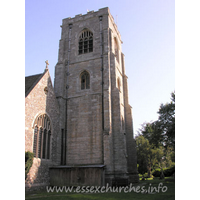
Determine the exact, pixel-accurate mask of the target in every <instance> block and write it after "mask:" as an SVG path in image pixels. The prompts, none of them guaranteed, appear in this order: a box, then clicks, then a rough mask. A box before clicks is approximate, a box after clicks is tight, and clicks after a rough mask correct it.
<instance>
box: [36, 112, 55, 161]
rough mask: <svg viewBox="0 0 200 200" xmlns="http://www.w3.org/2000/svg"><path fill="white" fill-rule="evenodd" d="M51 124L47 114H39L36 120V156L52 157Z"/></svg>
mask: <svg viewBox="0 0 200 200" xmlns="http://www.w3.org/2000/svg"><path fill="white" fill-rule="evenodd" d="M50 145H51V124H50V119H49V117H48V116H47V115H46V114H43V115H39V116H38V117H37V118H36V119H35V122H34V139H33V153H34V157H36V158H43V159H50Z"/></svg>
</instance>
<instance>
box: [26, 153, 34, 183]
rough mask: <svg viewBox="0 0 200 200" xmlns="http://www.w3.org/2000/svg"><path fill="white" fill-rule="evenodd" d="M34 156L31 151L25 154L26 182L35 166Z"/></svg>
mask: <svg viewBox="0 0 200 200" xmlns="http://www.w3.org/2000/svg"><path fill="white" fill-rule="evenodd" d="M33 158H34V154H33V153H32V152H30V151H27V152H25V180H26V178H27V174H28V172H29V170H30V168H31V166H32V164H33Z"/></svg>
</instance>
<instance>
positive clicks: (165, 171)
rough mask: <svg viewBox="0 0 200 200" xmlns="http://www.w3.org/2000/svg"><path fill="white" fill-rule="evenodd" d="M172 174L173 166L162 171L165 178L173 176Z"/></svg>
mask: <svg viewBox="0 0 200 200" xmlns="http://www.w3.org/2000/svg"><path fill="white" fill-rule="evenodd" d="M174 172H175V166H173V167H171V168H168V169H165V170H164V171H163V173H164V175H165V176H166V177H169V176H172V175H173V174H174Z"/></svg>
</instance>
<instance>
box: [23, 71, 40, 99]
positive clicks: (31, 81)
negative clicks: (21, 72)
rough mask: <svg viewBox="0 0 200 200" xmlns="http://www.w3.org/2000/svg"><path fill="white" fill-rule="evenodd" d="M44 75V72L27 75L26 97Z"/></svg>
mask: <svg viewBox="0 0 200 200" xmlns="http://www.w3.org/2000/svg"><path fill="white" fill-rule="evenodd" d="M43 75H44V73H42V74H36V75H33V76H27V77H25V97H26V96H27V95H28V94H29V93H30V91H31V90H32V89H33V88H34V86H35V85H36V84H37V83H38V81H39V80H40V79H41V78H42V76H43Z"/></svg>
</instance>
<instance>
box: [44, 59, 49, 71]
mask: <svg viewBox="0 0 200 200" xmlns="http://www.w3.org/2000/svg"><path fill="white" fill-rule="evenodd" d="M45 63H46V69H48V65H49V62H48V60H46V61H45Z"/></svg>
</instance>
